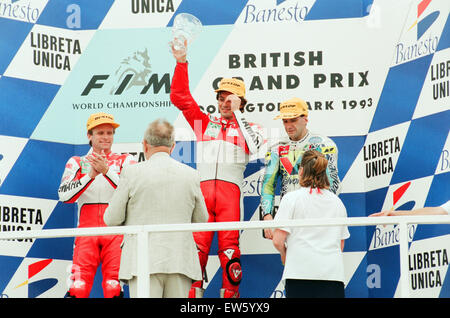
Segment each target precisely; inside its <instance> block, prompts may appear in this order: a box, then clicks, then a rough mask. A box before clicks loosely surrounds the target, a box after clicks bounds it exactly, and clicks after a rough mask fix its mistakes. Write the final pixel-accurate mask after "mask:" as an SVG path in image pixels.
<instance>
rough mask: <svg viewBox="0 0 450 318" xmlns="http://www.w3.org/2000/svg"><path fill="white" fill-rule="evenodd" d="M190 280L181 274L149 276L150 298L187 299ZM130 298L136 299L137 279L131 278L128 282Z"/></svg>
mask: <svg viewBox="0 0 450 318" xmlns="http://www.w3.org/2000/svg"><path fill="white" fill-rule="evenodd" d="M191 285H192V279H191V278H189V277H187V276H186V275H183V274H163V273H159V274H151V275H150V286H149V288H150V298H187V297H188V294H189V290H190V289H191ZM128 287H129V289H130V298H136V297H137V279H136V276H133V278H132V279H131V280H129V281H128Z"/></svg>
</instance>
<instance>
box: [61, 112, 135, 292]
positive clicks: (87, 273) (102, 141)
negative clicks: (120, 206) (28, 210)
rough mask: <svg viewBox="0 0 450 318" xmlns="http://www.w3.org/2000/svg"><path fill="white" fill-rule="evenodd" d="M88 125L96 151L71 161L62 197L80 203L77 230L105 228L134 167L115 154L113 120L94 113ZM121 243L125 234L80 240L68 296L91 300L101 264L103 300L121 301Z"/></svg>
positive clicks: (130, 159)
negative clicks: (124, 173)
mask: <svg viewBox="0 0 450 318" xmlns="http://www.w3.org/2000/svg"><path fill="white" fill-rule="evenodd" d="M87 126H88V138H89V141H90V144H91V146H92V148H91V150H90V151H89V153H88V154H87V155H85V156H82V157H78V156H73V157H71V158H70V159H69V160H68V161H67V163H66V166H65V170H64V173H63V176H62V180H61V185H60V187H59V190H58V194H59V199H60V200H61V201H63V202H65V203H74V202H76V203H77V204H78V227H103V226H106V225H105V223H104V221H103V214H104V211H105V209H106V207H107V206H108V202H109V199H110V198H111V196H112V194H113V192H114V189H115V188H116V187H117V185H118V183H119V175H120V172H121V170H122V167H123V166H125V165H128V164H131V163H134V158H133V156H131V155H129V154H116V153H113V152H111V146H112V142H113V135H114V131H115V128H117V127H118V126H119V125H118V124H116V123H115V122H114V119H113V117H112V116H111V115H109V114H105V113H99V114H93V115H91V117H90V118H89V121H88V125H87ZM122 240H123V236H122V235H107V236H83V237H77V238H76V239H75V246H74V252H73V265H72V270H71V272H72V276H71V279H72V286H71V287H70V289H69V291H68V293H67V295H66V296H68V297H76V298H87V297H89V294H90V291H91V289H92V284H93V282H94V277H95V274H96V272H97V267H98V266H99V264H100V263H102V276H103V282H102V287H103V296H104V297H105V298H112V297H120V296H122V290H121V286H120V283H119V281H118V272H119V266H120V255H121V247H120V245H121V244H122Z"/></svg>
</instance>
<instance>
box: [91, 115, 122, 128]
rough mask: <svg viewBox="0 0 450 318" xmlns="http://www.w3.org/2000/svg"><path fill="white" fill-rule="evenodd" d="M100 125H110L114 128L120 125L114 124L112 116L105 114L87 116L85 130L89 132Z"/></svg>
mask: <svg viewBox="0 0 450 318" xmlns="http://www.w3.org/2000/svg"><path fill="white" fill-rule="evenodd" d="M101 124H110V125H112V126H113V127H114V128H117V127H119V126H120V125H119V124H118V123H116V122H114V116H113V115H110V114H107V113H96V114H92V115H91V116H89V119H88V121H87V124H86V127H87V130H88V131H89V130H91V129H92V128H94V127H96V126H98V125H101Z"/></svg>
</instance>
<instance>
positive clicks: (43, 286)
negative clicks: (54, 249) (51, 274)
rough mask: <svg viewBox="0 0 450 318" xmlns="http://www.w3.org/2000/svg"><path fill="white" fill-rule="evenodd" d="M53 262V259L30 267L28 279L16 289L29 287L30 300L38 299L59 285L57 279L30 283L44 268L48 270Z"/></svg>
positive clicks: (38, 262)
mask: <svg viewBox="0 0 450 318" xmlns="http://www.w3.org/2000/svg"><path fill="white" fill-rule="evenodd" d="M52 261H53V260H52V259H44V260H42V261H37V262H35V263H32V264H30V265H28V279H27V280H26V281H24V282H23V283H22V284H20V285H18V286H16V288H19V287H22V286H25V285H28V298H36V297H37V296H39V295H42V294H43V293H45V292H46V291H48V290H50V289H51V288H52V287H53V286H55V285H56V284H57V283H58V280H57V279H56V278H45V279H41V280H37V281H34V282H30V280H31V278H32V277H33V276H35V275H37V274H39V273H40V272H41V271H42V270H43V269H44V268H46V267H47V266H48V265H49V264H50V263H51V262H52Z"/></svg>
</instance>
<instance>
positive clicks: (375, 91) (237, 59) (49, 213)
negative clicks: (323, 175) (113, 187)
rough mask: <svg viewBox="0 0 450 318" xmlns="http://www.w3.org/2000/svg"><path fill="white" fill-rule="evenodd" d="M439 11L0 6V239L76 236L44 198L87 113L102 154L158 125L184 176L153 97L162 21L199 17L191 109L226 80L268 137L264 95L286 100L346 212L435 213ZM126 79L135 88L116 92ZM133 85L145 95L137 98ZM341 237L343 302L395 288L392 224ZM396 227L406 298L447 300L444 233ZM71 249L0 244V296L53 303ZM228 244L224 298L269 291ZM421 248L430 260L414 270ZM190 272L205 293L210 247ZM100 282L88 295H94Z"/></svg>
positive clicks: (271, 265) (176, 115)
mask: <svg viewBox="0 0 450 318" xmlns="http://www.w3.org/2000/svg"><path fill="white" fill-rule="evenodd" d="M449 11H450V4H449V3H448V1H445V0H432V1H420V0H402V1H396V2H395V3H386V2H384V1H377V0H345V1H344V0H342V1H334V0H258V1H257V0H248V1H247V0H235V1H232V2H229V1H209V0H172V1H169V0H165V1H162V0H155V1H146V0H116V1H113V0H107V1H90V0H81V1H72V0H35V1H26V0H0V216H1V218H0V230H1V231H9V230H11V231H21V230H26V229H33V230H38V229H52V228H72V227H75V226H76V224H77V219H76V218H77V216H76V206H75V205H74V204H63V203H62V202H59V201H58V195H57V189H58V187H59V183H60V178H61V175H62V172H63V169H64V164H65V162H66V161H67V159H68V158H69V157H71V156H73V155H82V154H85V153H86V152H87V151H88V150H89V146H88V145H87V140H86V134H85V123H86V120H87V117H88V116H89V114H91V113H93V112H97V111H106V112H111V113H113V114H114V116H115V118H117V120H118V121H119V122H120V123H121V127H120V128H119V129H118V131H117V133H116V136H115V143H116V144H115V146H114V147H115V148H113V150H115V151H117V152H130V153H133V154H135V156H136V159H138V160H142V153H141V151H142V150H141V148H140V140H141V138H142V135H143V132H144V130H145V127H146V125H147V124H148V123H149V122H150V121H152V120H153V119H156V118H158V117H165V118H166V119H168V120H170V121H171V122H173V123H174V125H175V126H176V127H177V133H179V135H178V138H177V140H178V142H177V146H176V149H175V151H174V155H173V156H174V157H175V158H176V159H178V160H180V161H182V162H185V163H186V164H189V165H191V166H193V167H195V142H194V141H193V139H192V134H191V132H190V131H189V128H188V127H187V125H186V122H185V121H184V118H183V117H182V115H180V112H179V111H178V110H177V109H175V107H173V105H171V104H170V101H169V98H168V96H169V95H168V94H169V91H168V87H167V83H169V84H170V78H171V75H172V73H173V68H174V61H173V58H172V57H171V55H170V52H169V48H168V42H169V41H170V38H171V32H170V30H171V26H172V24H173V19H174V17H175V16H176V15H177V14H178V13H180V12H188V13H191V14H194V15H195V16H197V17H198V18H199V19H200V20H201V21H202V23H203V30H202V33H201V34H200V35H199V37H198V38H197V39H196V40H195V41H194V42H193V43H192V46H191V47H190V48H189V52H188V54H189V64H190V65H189V67H190V70H189V71H190V87H191V91H192V92H193V96H194V97H195V98H196V99H197V100H198V101H199V104H201V106H202V107H203V108H204V110H205V112H209V113H213V114H214V113H215V114H216V113H217V109H215V105H216V101H215V96H214V94H213V86H214V82H217V79H218V78H219V77H220V76H241V77H243V78H244V80H245V82H246V85H247V97H248V98H247V99H248V100H249V102H250V103H251V104H250V105H248V106H247V109H246V112H247V113H248V116H249V118H251V119H252V121H255V122H258V123H260V124H261V125H262V126H263V127H265V128H267V130H268V131H272V130H273V129H275V130H277V131H279V132H281V133H283V129H282V126H281V125H280V123H279V122H277V121H273V120H272V118H273V117H274V116H275V114H276V112H277V103H279V102H281V101H283V100H285V99H288V98H290V97H292V96H298V97H301V98H304V99H305V100H307V101H308V102H309V104H310V116H309V117H310V122H309V127H310V128H311V130H313V131H315V132H318V133H322V134H325V135H329V136H330V137H331V138H332V139H333V140H334V141H335V143H336V145H337V147H338V149H339V159H338V169H339V176H340V179H341V181H342V189H343V190H342V193H341V194H340V198H341V199H342V201H343V202H344V204H345V206H346V208H347V213H348V216H350V217H357V216H367V215H369V214H371V213H374V212H378V211H381V210H386V209H391V208H394V209H413V208H419V207H423V206H438V205H441V204H443V203H444V202H446V201H447V200H448V199H449V194H450V192H449V171H450V152H449V151H450V139H449V125H448V123H449V122H450V118H449V117H450V112H449V107H448V105H450V98H449V95H450V88H449V80H450V71H449V63H450V62H449V61H450V19H449ZM368 39H370V40H368ZM129 69H132V71H133V72H134V73H133V74H134V76H135V79H136V81H133V82H132V84H129V85H128V83H125V84H127V86H126V88H125V89H120V88H121V85H123V84H124V78H123V77H121V75H124V74H127V73H126V72H127V71H129ZM149 78H152V79H153V80H154V81H155V82H154V83H158V85H156V84H153V85H152V86H149V87H147V89H146V84H147V83H148V81H149ZM274 83H275V84H274ZM253 119H254V120H253ZM263 157H264V153H263V151H261V153H259V154H258V155H257V156H255V157H252V161H251V162H250V163H249V165H248V167H247V169H246V171H245V174H244V176H245V182H244V185H243V189H244V207H245V214H244V220H246V221H248V220H257V219H258V218H259V215H258V207H259V203H260V190H261V183H262V173H263V168H264V166H263V160H262V159H263ZM401 187H404V188H405V189H406V190H405V191H404V192H403V193H402V195H401V197H400V198H397V199H398V200H394V193H395V192H396V191H397V190H398V189H400V188H401ZM397 193H398V192H397ZM394 201H395V202H394ZM349 230H350V233H351V237H350V239H348V240H347V242H346V244H345V249H344V259H345V269H346V282H345V283H346V295H347V297H396V296H398V294H397V285H398V280H399V276H400V272H399V261H398V255H399V250H398V241H396V239H395V233H397V231H398V229H397V228H395V227H393V226H392V227H390V226H387V227H350V228H349ZM409 231H410V241H411V243H410V247H409V253H410V259H411V260H412V261H413V263H410V283H411V293H412V295H413V296H419V297H449V296H450V274H449V272H448V259H447V258H445V259H447V261H445V259H444V255H445V257H447V256H448V253H449V252H450V251H449V250H448V246H450V244H449V243H450V241H449V240H450V231H449V228H448V226H446V225H411V226H410V229H409ZM73 242H74V240H73V238H64V239H39V240H22V241H18V240H13V241H1V242H0V263H1V268H2V272H1V274H0V293H1V294H2V297H30V298H33V297H62V296H64V294H65V292H66V290H67V278H68V275H69V273H68V268H69V267H68V266H69V265H70V264H71V260H72V251H73ZM240 244H241V251H242V258H241V263H242V266H243V279H242V283H241V287H240V293H241V296H242V297H283V285H282V283H281V282H280V278H281V273H282V270H283V267H282V265H281V263H280V261H279V256H278V254H277V253H276V251H275V249H274V248H273V246H272V243H271V242H270V241H268V240H264V239H263V238H262V237H261V232H260V231H243V232H242V234H241V239H240ZM431 254H433V257H436V258H439V265H434V266H431V265H430V266H428V267H426V266H424V265H422V266H419V265H418V259H423V258H425V257H431V256H430V255H431ZM414 262H415V263H414ZM30 268H31V269H36V268H38V269H39V270H35V271H33V270H30ZM207 272H208V276H209V278H210V282H209V283H208V285H207V289H206V293H205V297H218V290H219V288H220V285H221V280H222V270H221V269H220V264H219V260H218V257H217V242H216V241H214V242H213V248H212V251H211V256H210V259H209V262H208V267H207ZM425 276H426V279H427V281H426V283H423V279H424V277H425ZM100 277H101V272H100V271H99V272H98V274H97V277H96V281H95V285H94V288H93V291H92V293H91V297H102V291H101V286H100V285H101V278H100ZM261 277H264V279H261ZM419 281H421V282H419Z"/></svg>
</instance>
